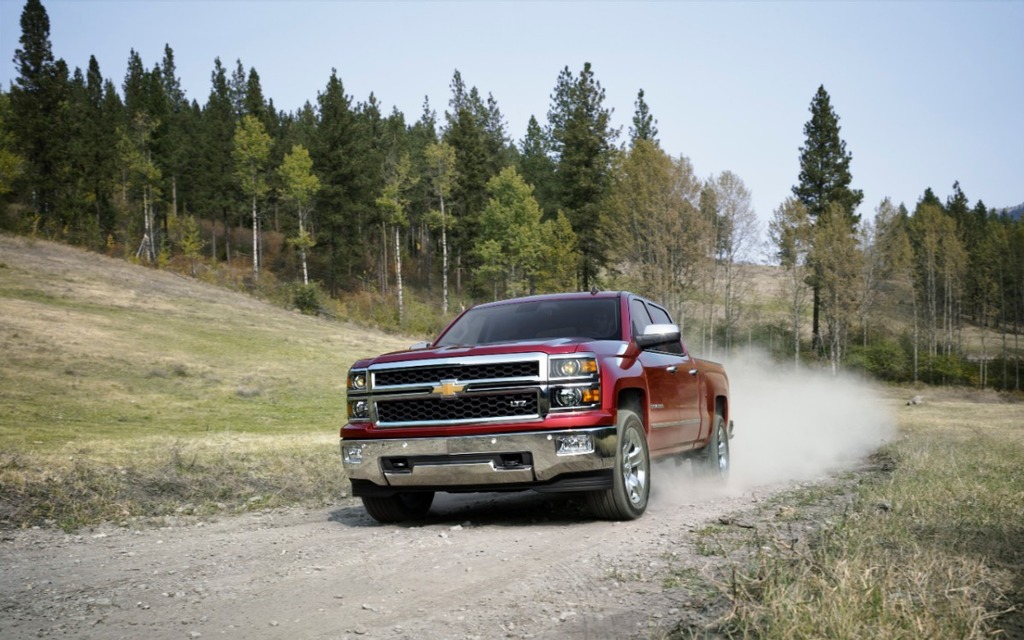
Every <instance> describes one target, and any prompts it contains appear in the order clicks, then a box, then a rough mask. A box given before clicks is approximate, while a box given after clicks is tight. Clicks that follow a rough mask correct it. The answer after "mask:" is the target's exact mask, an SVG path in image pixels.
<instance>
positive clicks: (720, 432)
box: [697, 414, 732, 480]
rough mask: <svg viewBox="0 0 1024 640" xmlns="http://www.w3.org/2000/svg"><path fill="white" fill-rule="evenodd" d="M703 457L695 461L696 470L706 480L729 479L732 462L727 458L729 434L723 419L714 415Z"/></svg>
mask: <svg viewBox="0 0 1024 640" xmlns="http://www.w3.org/2000/svg"><path fill="white" fill-rule="evenodd" d="M703 453H704V455H703V456H701V457H700V458H698V459H697V470H698V472H699V473H700V475H702V476H704V477H706V478H716V479H721V480H725V479H726V478H728V477H729V467H730V466H731V465H732V460H731V458H730V457H729V433H728V432H727V431H726V428H725V418H723V417H722V416H720V415H718V414H715V421H714V423H712V425H711V440H710V441H709V442H708V446H706V447H704V451H703Z"/></svg>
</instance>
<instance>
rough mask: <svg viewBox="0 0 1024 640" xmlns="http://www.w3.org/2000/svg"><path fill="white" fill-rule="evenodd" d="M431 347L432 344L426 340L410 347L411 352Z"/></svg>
mask: <svg viewBox="0 0 1024 640" xmlns="http://www.w3.org/2000/svg"><path fill="white" fill-rule="evenodd" d="M429 346H430V343H429V342H427V341H426V340H424V341H423V342H417V343H416V344H412V345H409V351H415V350H416V349H426V348H427V347H429Z"/></svg>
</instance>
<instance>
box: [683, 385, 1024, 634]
mask: <svg viewBox="0 0 1024 640" xmlns="http://www.w3.org/2000/svg"><path fill="white" fill-rule="evenodd" d="M910 395H912V394H910ZM897 396H898V397H897ZM906 397H908V392H906V391H899V392H898V393H894V394H893V399H892V404H893V410H894V411H896V412H897V414H898V421H899V424H900V428H901V437H900V439H899V440H897V441H895V442H893V443H891V444H890V445H887V446H886V447H885V448H883V449H882V450H881V451H880V452H879V453H878V454H876V455H875V457H874V458H873V468H872V469H870V470H868V471H867V472H861V473H858V474H855V475H851V476H850V477H847V478H845V479H843V480H842V481H840V482H838V483H834V484H829V485H825V486H822V487H815V488H808V489H803V490H801V491H797V492H795V493H791V494H788V495H786V496H785V497H784V498H783V499H782V500H779V501H776V502H774V503H773V505H772V509H773V511H771V512H766V513H765V514H763V519H762V521H761V522H759V523H758V526H757V527H756V529H754V530H752V531H745V530H742V529H736V528H730V527H712V528H710V529H708V530H705V531H703V532H702V533H701V539H702V541H701V542H700V543H699V545H700V546H702V548H707V549H712V550H714V551H715V553H716V554H720V555H722V556H724V557H726V558H728V559H729V560H728V561H727V562H725V563H724V564H723V565H722V566H723V567H725V569H724V570H722V571H721V572H720V573H718V574H717V575H718V578H717V580H718V581H719V584H720V588H721V591H722V593H723V594H724V595H725V597H726V598H727V599H728V601H729V602H730V603H731V604H730V607H729V613H728V614H726V615H724V616H723V617H722V618H720V619H719V620H718V621H716V622H715V623H714V624H713V625H711V626H710V627H705V628H704V629H702V630H696V629H694V628H692V627H689V628H687V629H681V630H680V634H679V635H680V637H689V636H690V635H703V634H705V633H712V634H724V635H726V636H729V637H744V638H746V637H752V638H778V639H780V640H781V639H786V640H788V639H796V638H862V637H871V638H988V637H992V635H993V634H1000V633H1002V634H1003V635H1002V637H1011V638H1013V637H1021V636H1020V635H1019V634H1020V633H1021V632H1022V631H1024V626H1022V622H1024V470H1022V469H1021V466H1020V462H1021V460H1024V404H1022V403H1020V402H1019V401H1018V402H1014V401H1013V399H1012V398H1007V397H1000V396H996V395H994V394H983V395H982V396H979V397H973V398H965V397H964V396H963V394H962V393H947V392H945V391H942V390H935V391H933V392H932V395H931V396H930V397H929V396H926V398H925V402H924V404H922V405H920V406H912V407H911V406H903V405H902V401H903V400H905V398H906ZM1018 400H1019V399H1018Z"/></svg>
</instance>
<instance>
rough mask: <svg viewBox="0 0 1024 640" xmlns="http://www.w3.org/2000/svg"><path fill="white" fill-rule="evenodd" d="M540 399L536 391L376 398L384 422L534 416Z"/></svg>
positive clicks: (379, 413)
mask: <svg viewBox="0 0 1024 640" xmlns="http://www.w3.org/2000/svg"><path fill="white" fill-rule="evenodd" d="M537 402H538V401H537V392H536V391H523V392H518V393H503V394H493V395H492V394H488V395H474V396H461V397H458V398H418V399H401V398H393V399H387V400H379V401H377V419H378V420H379V422H380V423H381V424H389V423H404V422H453V421H459V420H485V419H491V418H514V417H533V416H536V415H537V414H538V404H537Z"/></svg>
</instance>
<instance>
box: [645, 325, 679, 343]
mask: <svg viewBox="0 0 1024 640" xmlns="http://www.w3.org/2000/svg"><path fill="white" fill-rule="evenodd" d="M681 338H682V334H681V333H680V331H679V327H677V326H676V325H674V324H649V325H647V327H646V328H645V329H644V332H643V334H642V335H639V336H637V337H636V346H638V347H640V348H641V349H650V348H651V347H655V346H657V345H659V344H665V343H667V342H679V340H680V339H681Z"/></svg>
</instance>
